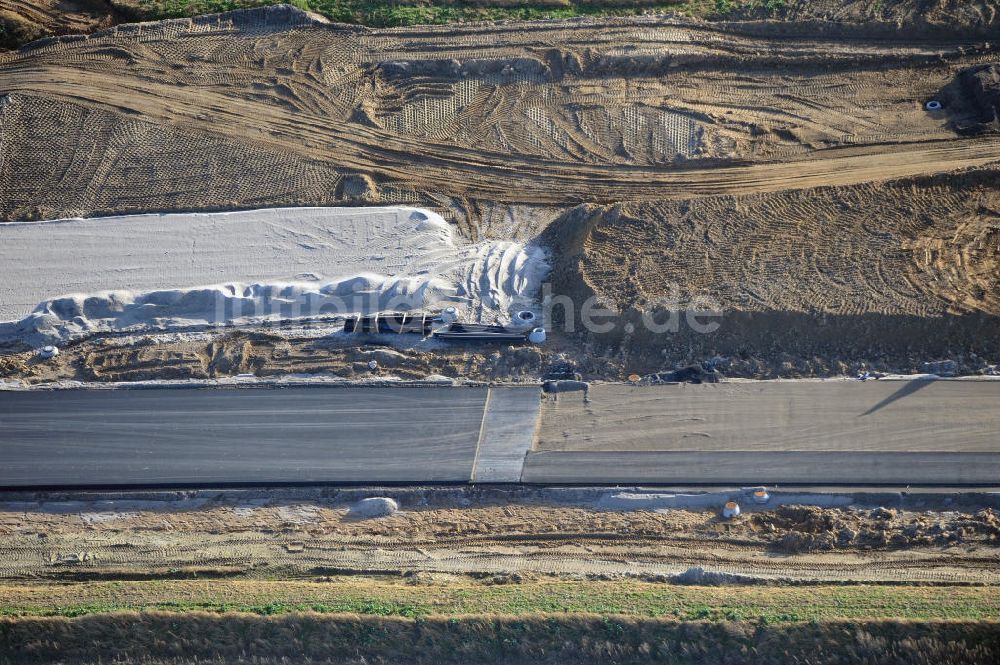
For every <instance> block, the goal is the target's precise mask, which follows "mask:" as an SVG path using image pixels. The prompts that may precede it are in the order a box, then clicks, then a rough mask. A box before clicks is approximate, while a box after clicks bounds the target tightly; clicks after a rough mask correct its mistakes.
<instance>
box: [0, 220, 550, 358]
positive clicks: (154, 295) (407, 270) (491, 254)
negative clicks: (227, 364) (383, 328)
mask: <svg viewBox="0 0 1000 665" xmlns="http://www.w3.org/2000/svg"><path fill="white" fill-rule="evenodd" d="M547 272H548V264H547V263H546V260H545V254H544V252H543V251H542V250H541V249H540V248H537V247H530V246H524V245H522V244H519V243H511V242H503V241H489V242H483V243H478V244H466V243H460V242H457V241H456V239H455V238H454V237H453V235H452V232H451V227H450V226H449V225H448V223H447V222H445V220H443V219H442V218H441V217H440V216H439V215H436V214H435V213H433V212H430V211H427V210H419V209H415V208H277V209H269V210H254V211H246V212H229V213H191V214H167V215H132V216H127V217H105V218H98V219H71V220H55V221H50V222H26V223H16V224H0V321H2V322H6V323H0V342H11V341H23V342H27V343H29V344H36V345H37V344H40V343H43V342H44V343H51V342H64V341H67V340H70V339H77V338H80V337H83V336H86V335H88V334H92V333H94V332H108V331H127V332H132V331H134V332H142V331H146V330H164V329H177V328H197V327H204V326H207V325H222V324H239V325H253V324H259V323H263V322H272V321H278V320H281V321H284V320H302V319H308V318H317V317H321V318H327V317H331V316H334V315H337V314H349V313H369V312H375V311H387V310H405V309H421V310H434V309H439V308H441V307H445V306H448V305H456V306H458V307H460V308H462V309H463V310H465V317H466V318H467V319H468V320H475V321H488V322H495V321H505V320H507V319H508V318H509V316H510V315H511V313H512V312H513V311H514V310H516V309H524V308H529V309H530V308H533V307H536V306H537V303H536V298H537V296H538V292H539V289H540V287H541V283H542V280H543V279H544V277H545V275H546V273H547ZM39 303H40V304H39Z"/></svg>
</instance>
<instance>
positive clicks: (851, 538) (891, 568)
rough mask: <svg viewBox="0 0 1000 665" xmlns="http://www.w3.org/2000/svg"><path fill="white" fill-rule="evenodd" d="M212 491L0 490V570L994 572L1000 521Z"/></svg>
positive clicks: (598, 574)
mask: <svg viewBox="0 0 1000 665" xmlns="http://www.w3.org/2000/svg"><path fill="white" fill-rule="evenodd" d="M391 493H392V491H391V490H390V495H391ZM208 494H210V493H202V495H200V496H199V498H195V499H190V498H189V499H181V500H169V501H130V500H118V501H108V500H104V501H86V500H85V501H79V500H77V501H60V500H53V499H50V500H48V501H42V502H27V503H20V504H14V503H5V504H2V505H0V536H2V540H0V562H2V563H0V578H3V579H4V580H7V581H10V582H15V581H18V580H34V581H39V580H50V581H53V582H55V581H60V580H62V581H72V580H77V581H84V580H94V581H96V580H116V579H117V580H129V579H166V578H186V577H207V578H212V577H233V576H237V577H248V578H251V579H309V578H314V577H315V576H317V575H320V576H322V575H373V574H374V575H390V576H414V575H429V576H434V575H441V576H443V577H442V578H441V579H447V576H448V575H457V576H460V577H466V578H467V577H469V576H471V577H474V578H494V579H495V580H497V581H501V582H504V581H506V582H517V581H518V580H519V579H538V578H540V577H550V576H555V577H569V578H578V579H618V578H636V579H646V580H650V581H657V580H658V581H673V582H679V583H684V582H687V583H694V584H713V583H716V584H741V583H742V584H761V583H763V584H767V583H789V582H792V583H802V582H824V583H842V582H845V583H846V582H853V583H860V582H868V583H888V584H896V583H907V584H919V583H926V584H949V585H955V584H996V583H998V582H1000V549H998V546H1000V521H998V517H997V513H996V511H995V509H994V508H990V507H985V508H983V507H978V506H975V505H970V506H966V507H961V506H958V505H954V506H953V507H952V508H951V509H949V508H942V507H937V508H933V509H930V510H921V509H918V508H909V509H896V508H882V507H875V508H869V507H864V506H858V505H852V506H850V507H846V508H821V507H817V506H800V505H781V506H777V507H774V508H769V509H763V510H758V511H752V512H748V513H745V514H744V515H742V516H740V517H739V518H736V519H733V520H723V519H722V518H720V517H719V514H718V511H717V510H714V509H711V510H710V509H707V508H706V509H696V508H693V509H688V510H663V509H660V510H653V509H641V508H640V509H638V510H608V509H603V508H601V506H602V503H601V502H600V501H596V502H595V501H592V500H586V499H577V500H572V499H570V500H566V499H559V500H552V499H544V498H541V499H540V498H538V497H534V498H533V497H531V496H530V494H531V492H530V491H527V492H520V493H518V492H517V491H511V492H504V491H498V492H494V493H493V495H492V496H491V495H490V491H489V490H486V491H484V492H478V493H477V492H476V491H474V490H468V491H462V490H452V491H440V492H437V493H430V494H427V495H426V496H422V495H420V493H419V492H410V493H408V494H406V495H405V496H402V497H401V498H400V499H399V500H400V505H401V510H400V511H399V512H396V513H395V514H393V515H390V516H387V517H379V518H370V519H364V518H359V517H357V516H356V515H354V514H352V513H351V512H350V505H351V504H350V503H345V500H344V498H337V497H334V498H330V499H317V498H315V497H313V498H309V497H306V498H298V499H296V498H281V497H280V496H275V495H273V494H272V495H271V498H267V496H266V495H264V494H261V495H260V498H256V499H253V498H246V497H244V498H242V499H241V498H238V497H237V498H226V497H225V496H222V495H220V496H218V497H209V496H208ZM354 494H357V492H355V493H354ZM397 494H398V492H397ZM653 498H655V497H653ZM650 505H652V504H650ZM691 568H702V569H704V570H702V571H693V572H692V571H691V570H689V569H691ZM684 575H687V577H684Z"/></svg>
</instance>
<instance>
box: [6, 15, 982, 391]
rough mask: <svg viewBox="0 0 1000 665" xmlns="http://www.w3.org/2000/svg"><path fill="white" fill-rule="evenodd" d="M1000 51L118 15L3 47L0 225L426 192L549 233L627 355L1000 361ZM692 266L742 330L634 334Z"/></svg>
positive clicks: (549, 26)
mask: <svg viewBox="0 0 1000 665" xmlns="http://www.w3.org/2000/svg"><path fill="white" fill-rule="evenodd" d="M981 4H982V3H981ZM892 6H893V7H898V6H900V5H899V4H898V3H896V4H893V5H892ZM975 6H976V7H977V8H978V9H975V11H974V12H973V13H975V14H976V16H980V17H981V18H982V21H986V22H989V21H992V20H994V19H993V18H990V16H992V14H990V11H991V10H990V7H991V5H990V4H989V3H985V4H982V6H980V5H978V4H977V5H975ZM938 9H939V10H940V11H942V12H945V13H944V14H941V15H942V16H944V15H946V14H947V12H950V11H953V10H954V11H955V12H958V11H959V9H958V8H956V7H952V5H948V4H947V3H944V4H942V3H938ZM935 11H938V10H935ZM963 11H964V10H963ZM935 15H936V14H935ZM947 15H950V14H947ZM970 20H971V19H970ZM978 20H980V19H976V21H978ZM973 22H975V21H973ZM793 27H794V29H793ZM970 35H972V33H970ZM998 60H1000V46H997V45H996V44H995V43H993V42H986V41H981V40H978V39H977V38H976V37H975V36H974V35H973V36H966V37H964V38H963V37H956V36H955V35H954V34H953V33H950V32H948V31H946V30H944V29H942V30H941V31H939V32H936V33H935V32H933V31H931V32H927V31H906V32H899V31H896V32H894V33H891V34H890V35H888V36H887V34H886V33H885V32H884V31H881V30H877V29H875V28H873V27H871V26H869V25H856V26H853V27H852V26H850V25H846V24H845V25H840V26H839V27H838V28H837V30H836V31H833V32H831V30H830V26H829V25H827V26H826V27H823V26H819V25H818V24H815V23H799V24H794V25H793V24H791V23H784V24H776V23H731V24H707V23H698V22H686V21H682V20H678V19H667V18H663V17H634V18H630V19H602V20H574V21H545V22H534V23H525V24H516V23H511V24H497V25H462V26H438V27H422V28H420V29H391V30H369V29H366V28H360V27H353V26H344V25H334V24H328V23H326V22H324V21H322V20H321V19H318V18H317V17H316V16H314V15H311V14H306V13H304V12H300V11H297V10H294V9H291V8H270V9H259V10H252V11H244V12H236V13H230V14H224V15H215V16H206V17H199V18H196V19H179V20H173V21H165V22H160V23H149V24H139V25H122V26H118V27H116V28H113V29H111V30H109V31H105V32H103V33H99V34H96V35H93V36H91V37H90V38H87V39H82V38H67V39H62V40H57V41H54V42H51V43H44V42H42V43H37V44H35V45H32V47H29V48H26V49H23V50H21V51H20V52H17V53H10V54H4V55H0V92H2V93H3V96H2V97H0V145H2V149H3V154H4V159H3V161H2V164H0V217H2V218H4V219H7V220H18V219H38V218H52V217H60V216H72V215H98V214H110V213H127V212H138V211H143V210H178V209H183V210H191V209H220V208H234V207H235V208H247V207H262V206H272V205H289V204H293V205H294V204H310V205H318V204H319V205H321V204H331V203H334V204H335V203H348V202H349V203H374V202H379V203H387V204H391V203H404V204H410V205H414V204H416V205H421V206H426V207H430V208H433V209H435V210H437V211H439V212H441V213H442V214H443V215H444V216H445V217H446V218H448V219H450V220H452V221H454V222H456V223H457V224H458V225H459V227H460V228H461V230H462V232H463V233H464V234H465V235H466V236H468V237H470V238H474V239H479V238H482V237H505V238H507V237H514V238H518V239H531V238H534V237H536V236H538V235H539V234H540V233H543V232H544V231H545V229H546V228H547V227H548V228H549V231H548V233H547V234H546V235H545V238H546V240H547V242H548V243H549V245H550V247H552V249H553V253H554V255H555V258H556V261H555V264H556V271H555V273H554V275H553V283H554V286H555V287H556V292H557V293H558V292H560V290H561V292H562V293H564V294H568V295H571V296H578V297H579V298H581V299H582V298H585V297H586V296H589V295H596V296H597V297H598V298H599V299H600V300H601V302H603V303H606V304H608V305H610V306H612V307H613V309H614V310H615V311H616V312H617V317H618V319H617V325H616V326H615V329H614V330H613V331H612V332H611V333H609V334H604V335H603V336H597V337H595V338H593V340H592V341H597V342H599V343H600V344H601V345H602V346H603V352H602V355H604V356H605V357H610V358H616V360H615V362H617V363H618V364H619V366H620V367H621V368H622V371H623V372H625V373H627V372H628V371H632V370H636V371H643V372H644V371H647V370H649V371H651V370H656V369H659V368H661V367H662V366H663V365H668V366H670V365H673V364H674V363H677V362H687V361H691V360H705V359H708V358H711V357H713V356H716V355H720V354H721V355H723V356H727V357H733V358H738V359H742V360H744V361H745V360H747V359H748V358H749V359H760V360H761V361H762V362H764V363H765V364H766V365H767V366H768V367H767V368H766V371H762V372H758V371H757V370H755V369H753V368H750V369H746V370H745V371H744V370H740V371H738V372H737V373H740V374H743V375H757V374H764V375H767V374H769V373H774V372H778V371H782V372H784V370H783V369H782V368H783V367H784V365H787V364H788V363H791V365H790V367H791V368H792V370H791V371H792V373H793V374H795V373H798V374H806V375H808V374H811V373H820V374H822V373H826V372H830V371H834V372H836V371H837V368H838V367H847V366H850V365H852V364H856V363H858V362H868V363H874V364H876V365H879V364H880V365H881V366H885V367H887V368H906V369H910V368H914V367H919V365H920V363H922V362H923V361H924V360H929V359H937V358H942V357H956V355H957V354H963V358H959V361H960V362H962V363H965V364H968V363H966V360H965V359H966V358H967V357H972V356H971V354H976V355H975V357H974V358H973V360H975V359H976V358H980V357H985V358H987V360H989V359H990V358H992V359H993V360H992V362H995V356H996V355H1000V348H998V345H1000V341H998V340H1000V334H998V331H1000V326H998V324H997V321H998V319H997V317H998V315H1000V301H998V300H997V297H996V294H997V293H998V292H1000V290H998V286H1000V274H998V261H997V256H998V253H1000V238H998V235H997V231H996V219H997V214H998V213H997V210H1000V208H998V205H1000V204H998V199H997V196H998V195H997V178H996V174H997V172H996V170H995V168H996V164H1000V137H998V135H997V134H996V133H995V122H993V121H992V120H991V119H992V118H995V108H994V107H995V104H994V100H993V86H994V83H995V81H994V80H993V78H995V77H993V75H992V73H991V72H993V71H994V69H991V67H992V66H993V65H994V64H995V63H996V62H997V61H998ZM931 99H937V100H941V101H942V102H943V103H944V110H942V111H938V112H928V111H926V110H925V109H924V104H925V102H926V101H928V100H931ZM581 203H584V204H588V206H589V207H586V208H580V209H576V206H578V205H579V204H581ZM581 210H583V211H584V212H581ZM581 215H582V216H583V217H584V218H585V219H583V221H582V222H581V221H580V219H581ZM675 284H676V287H677V290H678V293H679V294H680V296H681V297H683V298H690V297H692V296H695V295H708V296H710V297H711V298H713V299H714V301H715V302H717V303H718V304H719V305H720V306H721V307H722V308H723V309H724V310H725V312H726V317H727V318H726V319H725V323H726V325H725V326H723V328H722V329H720V331H719V332H717V333H715V334H713V335H697V336H693V335H686V334H684V333H683V332H681V333H680V334H677V335H668V336H664V335H656V336H648V335H645V333H644V332H643V331H639V332H636V333H635V334H633V333H629V332H627V326H626V325H625V324H626V323H633V324H635V323H637V322H638V320H639V317H640V314H641V312H643V311H645V310H646V309H648V308H649V307H651V305H650V301H655V300H657V299H658V298H661V297H662V296H664V295H669V294H671V293H673V289H674V286H673V285H675ZM577 304H578V305H579V304H580V303H579V302H578V303H577ZM781 352H783V353H784V354H786V356H787V357H781V356H780V353H781ZM815 359H819V360H816V361H815V362H814V360H815ZM838 363H839V365H838ZM971 364H972V365H977V364H978V361H976V362H973V363H971ZM987 364H988V363H987ZM786 369H787V368H786ZM785 375H787V372H785Z"/></svg>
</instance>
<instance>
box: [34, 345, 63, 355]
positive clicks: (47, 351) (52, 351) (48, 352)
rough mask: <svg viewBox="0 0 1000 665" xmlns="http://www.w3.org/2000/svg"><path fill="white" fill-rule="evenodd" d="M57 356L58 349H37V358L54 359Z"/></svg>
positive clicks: (48, 347)
mask: <svg viewBox="0 0 1000 665" xmlns="http://www.w3.org/2000/svg"><path fill="white" fill-rule="evenodd" d="M58 355H59V349H58V348H56V347H54V346H43V347H42V348H40V349H38V357H39V358H55V357H56V356H58Z"/></svg>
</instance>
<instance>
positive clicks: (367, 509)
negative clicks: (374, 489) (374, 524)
mask: <svg viewBox="0 0 1000 665" xmlns="http://www.w3.org/2000/svg"><path fill="white" fill-rule="evenodd" d="M397 510H399V504H398V503H396V501H395V499H390V498H388V497H384V496H376V497H372V498H370V499H362V500H361V501H358V502H357V503H356V504H354V505H353V506H351V510H350V513H349V514H350V516H351V517H388V516H389V515H392V514H393V513H395V512H396V511H397Z"/></svg>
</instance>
